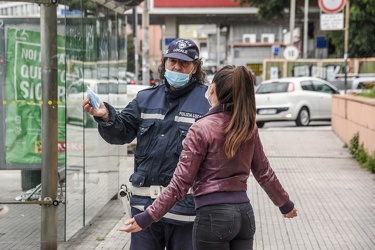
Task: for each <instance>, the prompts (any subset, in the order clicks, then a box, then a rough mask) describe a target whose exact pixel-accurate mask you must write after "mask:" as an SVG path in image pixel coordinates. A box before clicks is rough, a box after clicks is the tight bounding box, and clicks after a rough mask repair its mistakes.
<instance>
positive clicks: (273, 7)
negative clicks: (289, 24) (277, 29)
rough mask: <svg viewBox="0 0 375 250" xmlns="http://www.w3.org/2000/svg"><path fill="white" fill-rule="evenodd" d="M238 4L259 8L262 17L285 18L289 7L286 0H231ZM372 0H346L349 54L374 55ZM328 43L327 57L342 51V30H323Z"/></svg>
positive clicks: (313, 2)
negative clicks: (348, 4)
mask: <svg viewBox="0 0 375 250" xmlns="http://www.w3.org/2000/svg"><path fill="white" fill-rule="evenodd" d="M232 1H234V2H238V3H239V5H240V6H244V5H246V4H249V6H251V7H256V8H259V11H258V13H257V16H258V17H259V18H260V19H263V20H272V19H277V18H285V15H286V13H287V12H286V11H287V10H289V9H290V0H232ZM317 2H318V1H317V0H310V6H311V5H315V6H316V5H317ZM302 3H304V0H296V6H297V10H296V11H297V14H298V13H301V10H300V8H298V6H303V4H302ZM374 15H375V1H374V0H350V14H349V17H350V18H349V42H348V56H349V57H374V56H375V46H374V44H375V36H374V34H375V18H373V17H374ZM324 33H325V34H326V36H327V38H328V40H329V42H330V44H331V45H332V50H330V53H331V51H332V54H330V55H329V56H330V57H342V56H343V55H344V43H343V41H344V31H342V30H340V31H325V32H324Z"/></svg>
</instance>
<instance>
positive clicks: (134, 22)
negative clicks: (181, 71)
mask: <svg viewBox="0 0 375 250" xmlns="http://www.w3.org/2000/svg"><path fill="white" fill-rule="evenodd" d="M132 24H133V43H134V80H135V82H136V83H137V84H138V72H139V69H138V60H139V57H138V39H137V37H138V36H137V33H138V32H137V28H138V13H137V6H135V7H134V8H133V22H132Z"/></svg>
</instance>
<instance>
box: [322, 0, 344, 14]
mask: <svg viewBox="0 0 375 250" xmlns="http://www.w3.org/2000/svg"><path fill="white" fill-rule="evenodd" d="M345 4H346V0H319V7H320V9H321V10H322V11H324V12H326V13H337V12H339V11H341V10H342V9H343V8H344V6H345Z"/></svg>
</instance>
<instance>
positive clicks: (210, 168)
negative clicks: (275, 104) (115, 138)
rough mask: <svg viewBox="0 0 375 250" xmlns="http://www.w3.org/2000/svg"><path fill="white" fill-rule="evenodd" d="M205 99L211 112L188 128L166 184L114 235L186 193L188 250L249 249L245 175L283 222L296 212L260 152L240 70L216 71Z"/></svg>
mask: <svg viewBox="0 0 375 250" xmlns="http://www.w3.org/2000/svg"><path fill="white" fill-rule="evenodd" d="M206 98H207V99H208V100H209V102H210V105H211V106H212V108H211V109H210V110H209V112H208V113H207V114H206V115H205V116H203V117H201V118H199V119H197V120H196V122H195V123H194V124H193V125H192V126H191V127H190V130H189V132H188V134H187V136H186V138H185V141H184V144H183V151H182V153H181V155H180V159H179V163H178V166H177V168H176V170H175V172H174V175H173V178H172V180H171V182H170V184H169V185H168V187H166V188H165V190H164V191H163V193H162V194H161V195H160V196H159V197H158V198H157V199H156V200H155V201H154V202H153V204H152V205H150V206H149V207H147V208H146V209H145V211H144V212H143V213H140V214H137V215H136V216H135V217H134V218H132V219H130V220H128V221H126V222H125V227H124V228H121V229H120V230H121V231H126V232H138V231H140V230H142V229H144V228H146V227H148V226H149V225H150V224H152V223H153V222H156V221H158V220H160V218H161V217H162V216H163V215H164V214H165V213H166V212H167V211H168V210H169V209H170V208H171V207H172V206H173V205H174V204H176V202H178V201H179V200H182V199H183V198H184V197H185V195H186V194H187V193H188V192H189V191H190V190H191V193H192V194H193V196H194V201H195V208H196V210H197V215H196V218H195V221H194V228H193V236H192V237H193V247H194V249H197V250H198V249H204V250H206V249H215V250H221V249H238V250H247V249H253V237H254V233H255V219H254V212H253V209H252V206H251V203H250V199H249V197H248V195H247V193H246V191H247V182H248V181H250V180H248V179H249V176H250V172H251V173H252V175H253V177H254V178H255V180H256V181H257V182H258V183H259V184H260V186H261V187H262V188H263V189H264V190H265V192H266V193H267V194H268V196H269V198H270V199H271V200H272V202H273V203H274V204H275V205H276V206H277V207H279V209H280V211H281V213H282V214H283V215H284V217H285V218H293V217H295V216H297V209H296V208H295V207H294V203H293V202H292V201H291V200H290V199H289V195H288V193H287V192H286V191H285V190H284V188H283V187H282V185H281V184H280V182H279V180H278V178H277V176H276V174H275V172H274V171H273V169H272V168H271V166H270V163H269V161H268V159H267V157H266V155H265V153H264V151H263V146H262V144H261V141H260V138H259V133H258V128H257V126H256V122H255V116H256V107H255V93H254V78H253V77H252V75H251V74H250V72H249V71H248V70H247V69H246V67H244V66H238V67H235V66H225V67H223V68H222V69H220V70H219V71H218V72H217V73H216V74H215V76H214V78H213V80H212V84H211V85H210V86H209V88H208V90H207V95H206ZM190 188H191V189H190Z"/></svg>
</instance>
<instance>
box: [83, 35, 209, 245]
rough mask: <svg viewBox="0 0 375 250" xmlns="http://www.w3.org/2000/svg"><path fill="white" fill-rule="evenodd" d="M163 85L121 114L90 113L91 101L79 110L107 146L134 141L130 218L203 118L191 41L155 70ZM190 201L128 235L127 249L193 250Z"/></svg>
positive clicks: (104, 109)
mask: <svg viewBox="0 0 375 250" xmlns="http://www.w3.org/2000/svg"><path fill="white" fill-rule="evenodd" d="M159 75H160V79H162V80H164V84H160V85H158V86H154V87H152V88H149V89H145V90H142V91H140V92H138V94H137V96H136V98H135V99H134V100H133V101H131V102H130V103H129V104H128V105H127V106H126V107H125V108H124V109H123V110H122V111H121V112H120V113H118V114H117V113H116V110H115V109H114V108H113V107H112V106H111V105H110V104H108V103H103V102H102V101H100V107H99V108H98V109H95V108H94V107H92V106H91V104H90V99H89V98H87V99H85V100H84V101H83V108H84V110H85V111H86V112H88V113H90V114H91V115H93V116H94V118H95V120H96V121H97V122H98V130H99V133H100V135H101V136H102V137H103V139H104V140H105V141H107V142H108V143H110V144H125V143H130V142H132V141H133V140H134V139H135V138H137V145H136V149H135V153H134V158H135V167H134V173H133V174H132V175H131V176H130V179H129V180H130V182H131V185H130V189H131V192H132V198H131V201H130V204H131V206H132V208H131V210H132V216H134V215H135V214H138V213H140V212H142V211H144V209H145V208H147V207H148V206H149V205H151V204H152V202H153V201H154V199H155V198H156V197H157V196H158V195H159V194H160V193H161V192H162V191H163V189H164V187H166V186H167V185H168V183H169V182H170V180H171V178H172V176H173V173H174V170H175V168H176V166H177V162H178V158H179V155H180V153H181V150H182V141H183V140H184V138H185V136H186V134H187V132H188V129H189V127H190V126H191V125H192V123H193V122H194V121H195V119H196V118H199V117H201V116H203V115H204V114H206V113H207V112H208V109H209V107H210V106H209V103H208V101H207V99H206V98H205V97H204V95H205V92H206V90H207V87H206V86H205V85H204V82H205V81H206V76H205V72H204V71H203V70H202V59H201V58H199V49H198V47H197V45H196V44H195V43H194V42H193V41H192V40H190V39H183V38H178V39H175V40H174V41H173V42H172V43H170V45H169V46H168V49H167V51H166V53H165V54H164V57H163V58H162V63H161V65H160V66H159ZM194 219H195V208H194V201H193V198H192V196H191V195H190V194H188V195H187V196H186V198H185V199H184V200H182V201H180V202H178V203H177V204H176V205H175V206H174V207H173V208H172V209H171V210H170V211H169V213H167V214H166V215H165V216H164V217H163V218H162V219H161V220H160V221H159V222H157V223H154V224H152V226H150V227H148V228H147V229H145V230H142V231H140V232H137V233H132V235H131V246H130V249H131V250H154V249H155V250H156V249H158V250H159V249H165V248H166V249H167V250H177V249H179V250H185V249H192V235H191V232H192V226H193V222H194Z"/></svg>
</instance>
